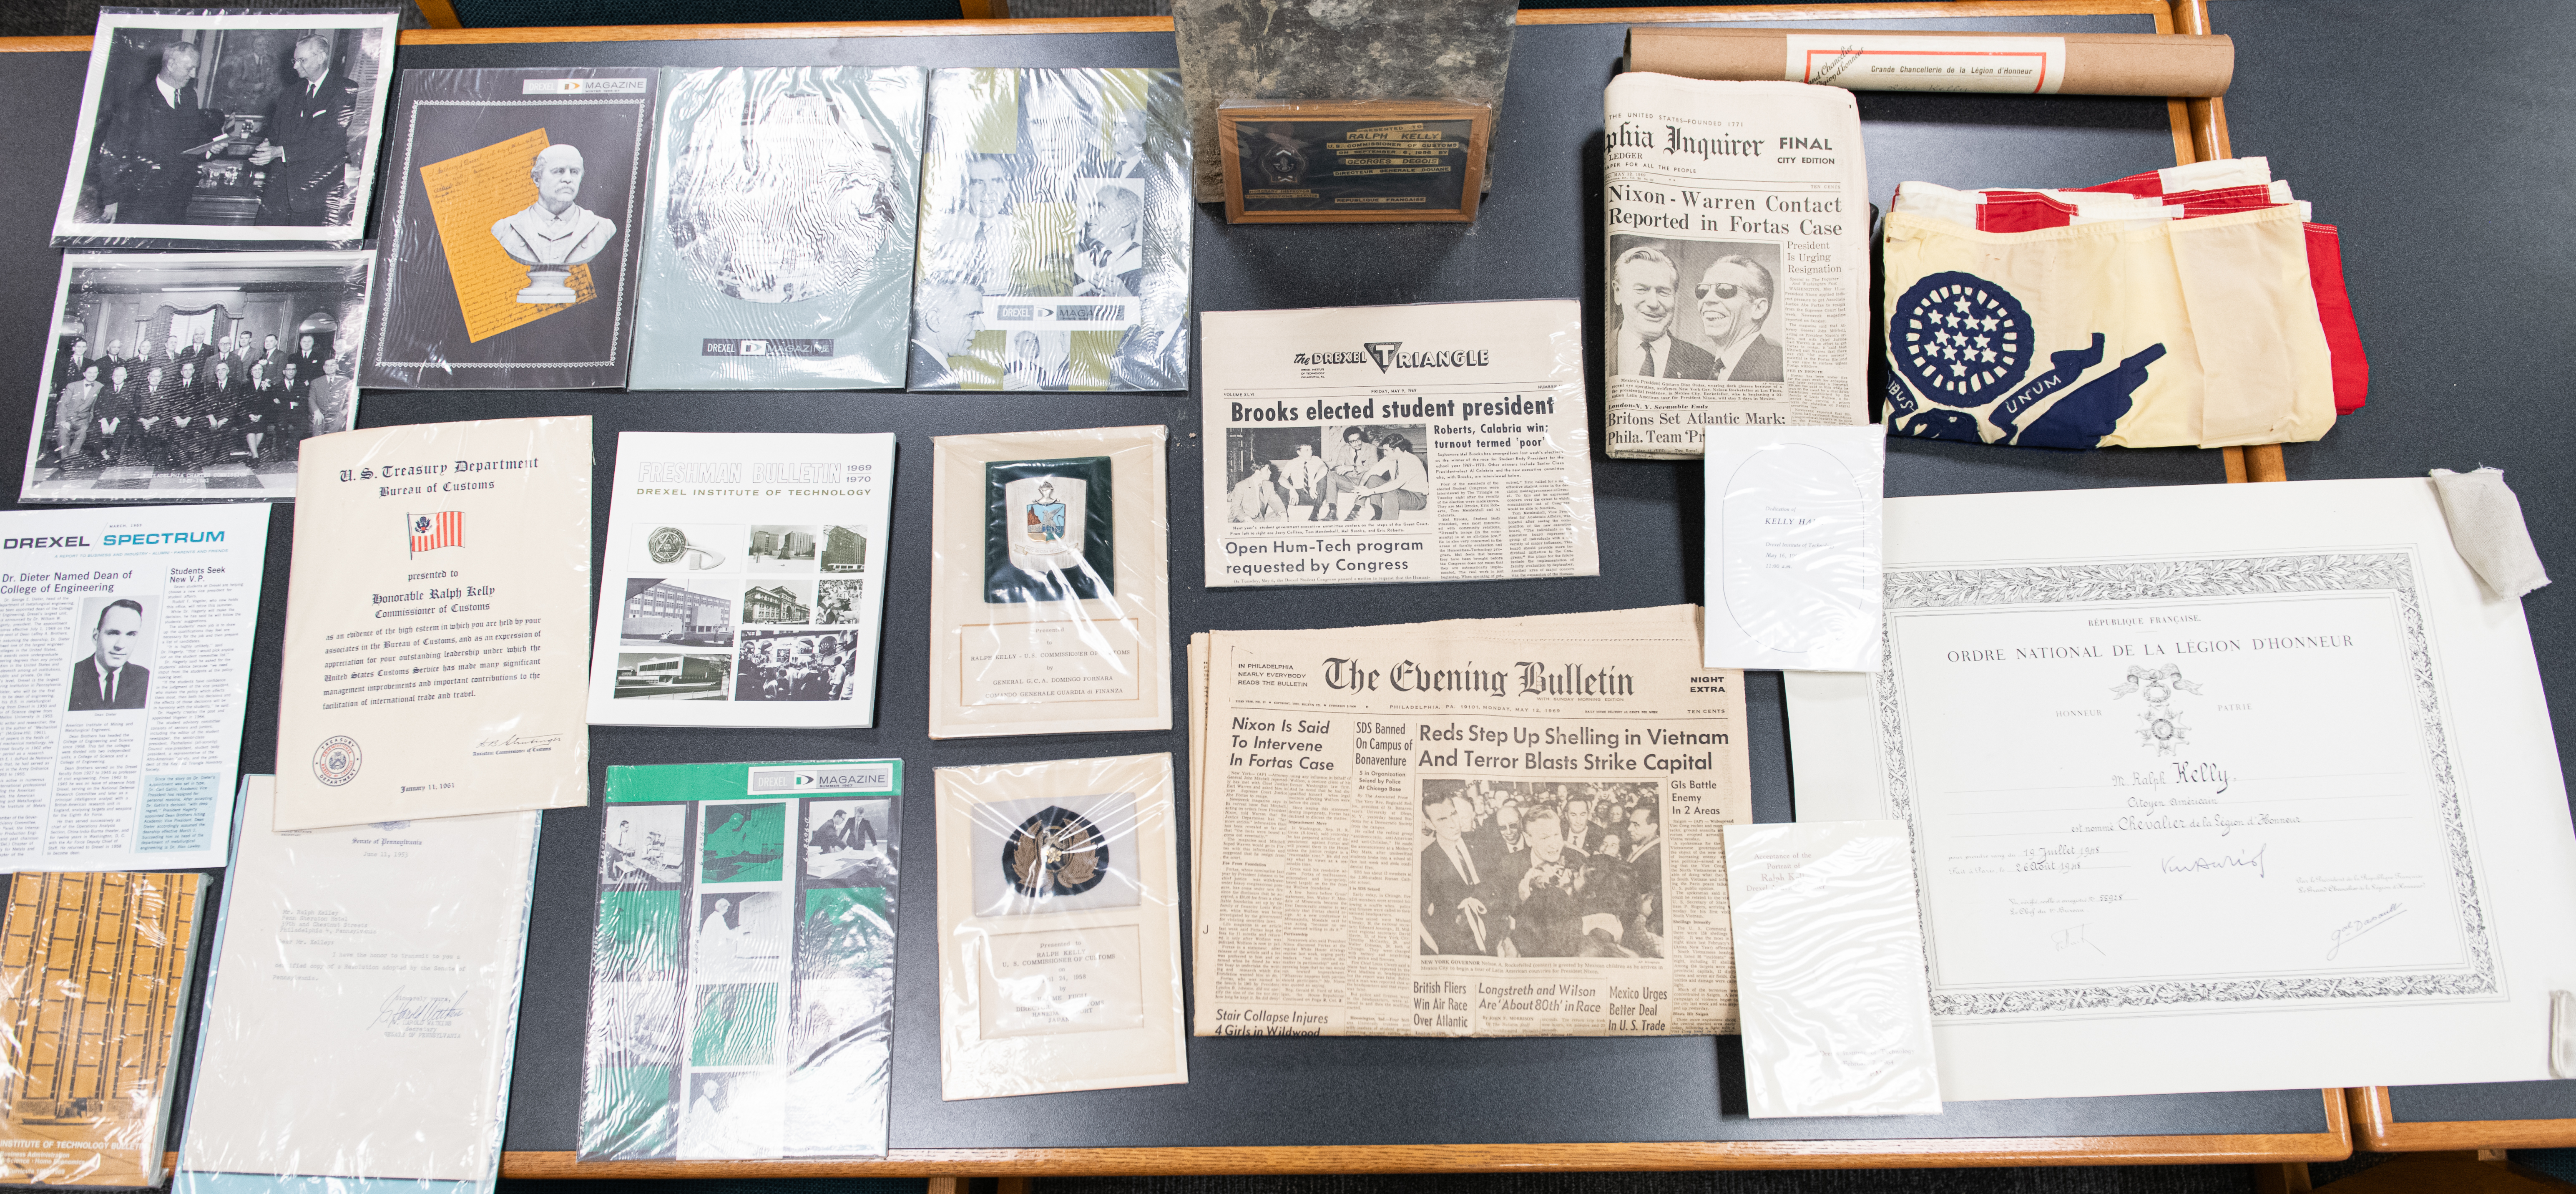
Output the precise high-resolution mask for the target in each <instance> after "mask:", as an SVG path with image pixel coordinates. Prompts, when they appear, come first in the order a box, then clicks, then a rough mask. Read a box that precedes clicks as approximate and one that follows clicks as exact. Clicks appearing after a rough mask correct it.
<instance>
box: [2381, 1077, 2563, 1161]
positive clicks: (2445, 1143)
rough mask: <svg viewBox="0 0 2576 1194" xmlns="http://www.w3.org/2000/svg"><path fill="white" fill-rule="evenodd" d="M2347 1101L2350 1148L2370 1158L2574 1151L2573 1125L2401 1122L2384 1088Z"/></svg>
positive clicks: (2528, 1121)
mask: <svg viewBox="0 0 2576 1194" xmlns="http://www.w3.org/2000/svg"><path fill="white" fill-rule="evenodd" d="M2344 1095H2345V1096H2346V1097H2347V1098H2349V1099H2350V1100H2351V1103H2352V1107H2351V1114H2350V1118H2351V1122H2352V1137H2353V1144H2354V1146H2356V1147H2358V1148H2360V1149H2362V1150H2363V1151H2365V1152H2374V1153H2420V1152H2449V1151H2454V1150H2460V1149H2499V1148H2576V1119H2464V1120H2428V1121H2417V1122H2411V1123H2410V1122H2406V1121H2402V1120H2399V1119H2398V1118H2397V1115H2396V1113H2395V1111H2393V1110H2392V1109H2391V1108H2390V1105H2389V1098H2388V1088H2387V1087H2385V1086H2362V1087H2355V1088H2353V1089H2351V1090H2347V1091H2345V1092H2344Z"/></svg>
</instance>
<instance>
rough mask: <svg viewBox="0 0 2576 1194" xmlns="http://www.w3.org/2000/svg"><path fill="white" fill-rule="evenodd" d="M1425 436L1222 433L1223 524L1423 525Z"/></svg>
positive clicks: (1387, 429) (1306, 430)
mask: <svg viewBox="0 0 2576 1194" xmlns="http://www.w3.org/2000/svg"><path fill="white" fill-rule="evenodd" d="M1429 430H1430V428H1428V427H1426V426H1424V425H1422V424H1420V423H1326V424H1324V425H1322V426H1319V427H1230V428H1227V429H1226V433H1225V459H1226V493H1225V517H1226V521H1228V522H1387V521H1408V522H1409V521H1427V520H1429V519H1430V517H1431V513H1430V510H1431V453H1430V451H1429V450H1428V449H1429V445H1430V442H1431V439H1430V436H1429V435H1427V434H1425V433H1426V432H1428V431H1429Z"/></svg>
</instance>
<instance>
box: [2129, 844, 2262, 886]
mask: <svg viewBox="0 0 2576 1194" xmlns="http://www.w3.org/2000/svg"><path fill="white" fill-rule="evenodd" d="M2271 848H2272V847H2270V846H2268V845H2265V846H2257V847H2255V848H2254V849H2251V850H2238V851H2236V852H2235V853H2233V854H2221V855H2219V856H2218V857H2216V858H2188V859H2186V858H2176V857H2174V856H2173V855H2170V854H2168V855H2166V856H2165V857H2164V859H2163V861H2161V862H2159V863H2157V864H2156V865H2157V868H2158V869H2159V870H2162V871H2163V872H2164V873H2166V874H2168V875H2197V874H2206V873H2208V872H2211V871H2243V870H2250V871H2253V872H2254V877H2255V878H2257V879H2268V878H2270V877H2271V873H2270V872H2269V871H2268V870H2267V869H2266V868H2265V867H2264V865H2263V854H2264V852H2265V851H2268V850H2270V849H2271Z"/></svg>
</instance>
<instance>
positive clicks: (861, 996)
mask: <svg viewBox="0 0 2576 1194" xmlns="http://www.w3.org/2000/svg"><path fill="white" fill-rule="evenodd" d="M902 830H903V763H902V761H901V760H898V759H866V760H854V761H842V762H801V763H709V764H700V765H688V766H672V767H611V768H609V769H608V800H607V807H606V810H605V811H604V812H603V814H602V816H601V818H600V837H599V916H598V920H597V922H596V928H595V929H594V931H593V934H592V938H591V942H592V957H591V972H590V1036H589V1043H588V1044H587V1045H585V1046H584V1047H583V1058H582V1060H583V1065H582V1102H581V1158H582V1159H583V1160H586V1161H606V1160H648V1159H673V1158H676V1159H679V1160H689V1161H695V1160H715V1159H728V1158H778V1157H849V1156H879V1155H882V1154H883V1153H884V1152H885V1151H886V1083H887V1080H888V1077H889V1075H890V1073H891V1071H890V1069H889V1068H888V1067H889V1063H890V1060H891V1058H892V1053H891V1036H890V1034H891V1031H892V1028H893V1023H894V946H895V941H894V926H895V907H894V901H895V875H896V869H897V864H898V862H899V860H900V857H901V854H902V849H901V837H902Z"/></svg>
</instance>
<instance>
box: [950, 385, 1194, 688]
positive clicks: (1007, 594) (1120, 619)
mask: <svg viewBox="0 0 2576 1194" xmlns="http://www.w3.org/2000/svg"><path fill="white" fill-rule="evenodd" d="M1168 438H1169V433H1168V432H1167V431H1166V430H1165V429H1164V428H1162V427H1160V426H1152V427H1103V428H1095V429H1091V430H1083V431H1029V432H1020V433H1016V434H1005V435H950V436H941V437H939V438H937V439H934V440H932V441H931V497H930V525H931V541H930V565H931V577H930V605H931V615H930V616H931V639H930V641H931V648H930V650H931V669H930V736H931V737H933V738H974V737H990V736H993V735H998V734H1031V733H1084V732H1093V731H1107V730H1168V729H1170V728H1172V703H1171V701H1170V699H1169V696H1168V693H1169V691H1170V684H1171V676H1170V672H1171V667H1170V665H1169V663H1168V662H1166V658H1165V655H1164V652H1165V651H1166V650H1167V649H1168V648H1167V647H1166V646H1165V644H1166V643H1168V642H1169V641H1170V634H1169V627H1170V624H1171V608H1172V607H1171V561H1170V549H1169V543H1170V527H1169V525H1168V524H1167V523H1166V522H1165V521H1164V513H1163V511H1164V509H1165V498H1166V491H1167V490H1168V488H1169V485H1168V466H1167V463H1166V452H1165V444H1166V441H1167V440H1168Z"/></svg>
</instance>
